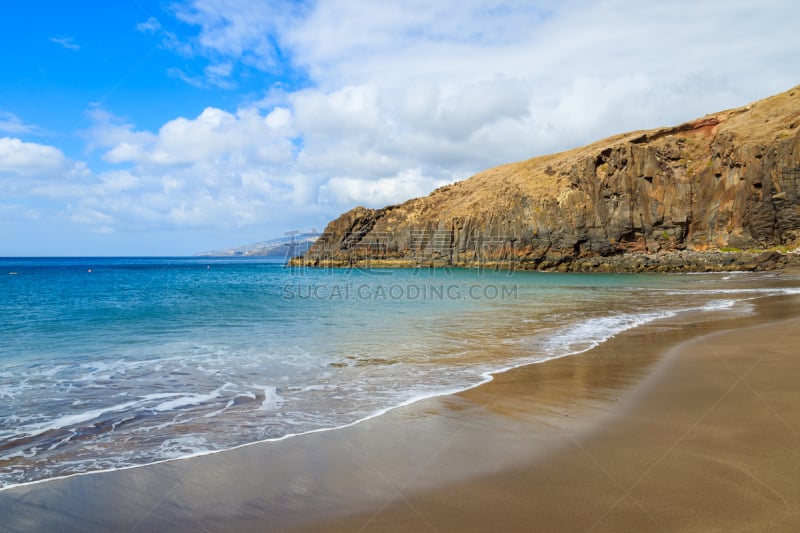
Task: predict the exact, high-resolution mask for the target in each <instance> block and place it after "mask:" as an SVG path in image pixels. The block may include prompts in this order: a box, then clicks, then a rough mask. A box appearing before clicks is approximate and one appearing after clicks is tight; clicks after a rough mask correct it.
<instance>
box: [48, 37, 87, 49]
mask: <svg viewBox="0 0 800 533" xmlns="http://www.w3.org/2000/svg"><path fill="white" fill-rule="evenodd" d="M50 41H51V42H54V43H56V44H58V45H61V46H63V47H64V48H66V49H67V50H73V51H75V52H77V51H79V50H80V49H81V47H80V45H79V44H77V43H76V42H75V39H73V38H72V37H50Z"/></svg>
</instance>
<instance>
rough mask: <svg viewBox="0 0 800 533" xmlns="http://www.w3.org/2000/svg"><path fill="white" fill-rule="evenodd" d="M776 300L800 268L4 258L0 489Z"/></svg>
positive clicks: (485, 374)
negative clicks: (627, 270) (628, 270)
mask: <svg viewBox="0 0 800 533" xmlns="http://www.w3.org/2000/svg"><path fill="white" fill-rule="evenodd" d="M772 294H800V277H798V276H793V275H790V274H779V273H726V274H695V275H688V274H681V275H664V274H599V273H597V274H573V273H541V272H519V271H516V272H511V271H503V270H491V269H480V268H476V269H447V268H418V269H414V268H409V269H371V268H368V267H362V268H338V269H312V268H299V267H288V266H285V265H284V264H283V263H282V262H273V261H266V260H262V259H258V258H219V257H159V258H124V257H115V258H0V490H2V489H6V488H9V487H14V486H17V485H20V484H27V483H32V482H40V481H44V480H48V479H51V478H57V477H63V476H70V475H78V474H85V473H90V472H97V471H103V470H113V469H120V468H129V467H134V466H138V465H145V464H150V463H155V462H160V461H166V460H173V459H178V458H184V457H191V456H196V455H202V454H207V453H214V452H218V451H221V450H225V449H230V448H234V447H238V446H242V445H247V444H251V443H255V442H261V441H270V440H277V439H285V438H290V437H292V436H296V435H300V434H303V433H308V432H313V431H322V430H328V429H334V428H339V427H343V426H347V425H351V424H355V423H358V422H359V421H362V420H365V419H367V418H371V417H374V416H379V415H380V414H382V413H385V412H386V411H388V410H390V409H393V408H395V407H397V406H401V405H407V404H409V403H413V402H415V401H418V400H420V399H423V398H427V397H431V396H437V395H443V394H449V393H453V392H456V391H459V390H464V389H467V388H470V387H474V386H476V385H478V384H481V383H484V382H486V381H488V380H490V379H492V377H491V376H492V374H493V373H497V372H502V371H505V370H508V369H510V368H514V367H518V366H521V365H526V364H533V363H539V362H542V361H547V360H549V359H552V358H556V357H565V356H573V357H580V356H581V355H580V354H582V353H583V352H586V351H587V350H589V349H591V348H593V347H595V346H597V345H598V344H600V343H602V342H604V341H606V340H608V339H609V338H611V337H613V336H615V335H617V334H619V333H621V332H623V331H625V330H628V329H631V328H634V327H637V326H639V325H642V324H645V323H648V322H651V321H654V320H657V319H660V318H666V317H670V316H676V315H678V314H679V313H682V312H684V311H700V312H705V311H708V312H718V311H729V312H732V313H749V312H751V311H752V307H753V306H752V300H753V299H755V298H760V297H764V296H768V295H772Z"/></svg>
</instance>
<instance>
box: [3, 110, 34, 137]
mask: <svg viewBox="0 0 800 533" xmlns="http://www.w3.org/2000/svg"><path fill="white" fill-rule="evenodd" d="M0 131H2V132H5V133H11V134H13V135H20V134H25V133H38V132H39V128H37V127H36V126H33V125H32V124H26V123H25V121H24V120H22V119H21V118H19V117H18V116H17V115H15V114H14V113H9V112H8V111H0Z"/></svg>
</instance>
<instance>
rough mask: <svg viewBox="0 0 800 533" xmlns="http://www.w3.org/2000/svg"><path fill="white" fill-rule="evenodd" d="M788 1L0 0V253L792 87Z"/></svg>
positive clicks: (522, 148)
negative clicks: (4, 1)
mask: <svg viewBox="0 0 800 533" xmlns="http://www.w3.org/2000/svg"><path fill="white" fill-rule="evenodd" d="M798 27H800V9H798V8H797V7H796V4H795V3H794V2H791V1H777V0H775V1H767V2H760V3H758V4H757V5H754V4H753V3H752V2H750V1H747V2H745V1H739V0H732V1H728V2H682V1H675V2H633V1H623V0H600V1H593V2H586V1H578V0H567V1H563V2H550V1H483V2H472V1H468V0H460V1H455V0H438V1H436V2H431V1H430V0H425V1H422V0H406V1H397V2H392V3H368V2H361V1H346V0H328V1H319V2H291V1H269V2H267V1H258V0H248V1H243V0H239V1H237V0H227V1H223V0H178V1H162V2H159V1H148V0H118V1H115V2H49V1H48V2H45V1H36V0H32V1H30V2H24V3H23V2H9V3H7V5H4V6H3V17H2V18H0V42H1V43H2V47H3V50H4V53H3V56H2V60H0V61H2V63H0V256H19V255H128V254H130V255H184V254H191V253H194V252H197V251H201V250H209V249H215V248H224V247H228V246H233V245H238V244H246V243H249V242H253V241H259V240H264V239H267V238H271V237H274V236H280V235H282V234H283V233H284V232H285V231H289V230H296V229H299V230H308V229H311V228H316V229H322V228H323V227H324V225H325V223H326V222H327V221H328V220H330V219H331V218H333V217H335V216H337V215H338V214H339V213H341V212H342V211H345V210H347V209H350V208H352V207H354V206H356V205H367V206H371V207H380V206H382V205H385V204H389V203H395V202H399V201H402V200H405V199H407V198H410V197H413V196H418V195H424V194H427V193H428V192H430V191H431V190H432V189H434V188H436V187H438V186H440V185H443V184H445V183H449V182H452V181H454V180H460V179H464V178H467V177H469V176H470V175H472V174H474V173H475V172H478V171H480V170H483V169H485V168H488V167H491V166H494V165H498V164H502V163H506V162H510V161H516V160H520V159H525V158H528V157H532V156H535V155H541V154H546V153H551V152H554V151H559V150H564V149H568V148H571V147H574V146H578V145H581V144H584V143H587V142H591V141H593V140H596V139H598V138H601V137H603V136H607V135H611V134H614V133H618V132H622V131H628V130H634V129H644V128H651V127H657V126H661V125H669V124H675V123H679V122H682V121H685V120H688V119H691V118H694V117H697V116H702V115H703V114H705V113H708V112H712V111H716V110H720V109H723V108H727V107H733V106H738V105H743V104H746V103H747V102H750V101H752V100H755V99H758V98H763V97H766V96H769V95H771V94H773V93H776V92H780V91H783V90H787V89H789V88H790V87H792V86H795V85H797V84H798V83H800V74H798V73H800V32H797V28H798Z"/></svg>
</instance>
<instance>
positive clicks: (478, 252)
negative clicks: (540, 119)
mask: <svg viewBox="0 0 800 533" xmlns="http://www.w3.org/2000/svg"><path fill="white" fill-rule="evenodd" d="M798 245H800V86H798V87H795V88H794V89H792V90H790V91H788V92H786V93H782V94H779V95H776V96H773V97H771V98H767V99H765V100H761V101H758V102H755V103H753V104H750V105H748V106H745V107H742V108H738V109H733V110H728V111H723V112H719V113H715V114H712V115H708V116H706V117H704V118H701V119H698V120H695V121H692V122H689V123H686V124H682V125H680V126H676V127H672V128H663V129H658V130H651V131H639V132H634V133H628V134H623V135H618V136H615V137H611V138H608V139H605V140H603V141H600V142H597V143H594V144H591V145H589V146H586V147H583V148H578V149H575V150H571V151H568V152H563V153H560V154H555V155H550V156H545V157H537V158H534V159H530V160H528V161H523V162H520V163H514V164H510V165H504V166H501V167H497V168H494V169H491V170H487V171H485V172H482V173H480V174H477V175H475V176H473V177H472V178H469V179H467V180H464V181H462V182H459V183H456V184H453V185H449V186H446V187H442V188H440V189H437V190H436V191H434V192H433V193H432V194H431V195H429V196H427V197H425V198H417V199H413V200H409V201H408V202H405V203H403V204H401V205H396V206H390V207H385V208H383V209H366V208H363V207H357V208H355V209H353V210H351V211H349V212H347V213H345V214H343V215H342V216H340V217H339V218H338V219H336V220H334V221H333V222H331V223H330V224H329V225H328V227H327V228H326V230H325V232H324V233H323V235H322V237H320V239H319V240H318V241H317V243H316V244H315V245H314V246H313V247H312V248H311V249H310V250H309V252H308V253H307V254H306V256H305V257H304V258H303V259H302V260H296V261H295V263H296V264H297V263H303V264H311V265H327V264H330V265H346V264H363V263H365V262H369V263H371V264H373V265H377V266H380V265H405V266H413V265H421V264H422V265H425V264H434V265H436V264H442V265H454V266H477V265H480V264H501V265H506V264H508V265H510V266H513V267H515V268H525V269H560V270H591V269H601V270H629V269H632V270H646V269H661V270H673V269H682V268H685V269H690V270H716V269H727V268H741V267H742V266H743V265H745V266H747V265H751V264H752V265H756V267H758V266H759V265H758V263H757V262H755V263H754V260H755V259H754V257H751V256H749V255H746V254H745V255H741V254H709V253H708V252H713V251H715V250H719V249H721V248H722V249H731V248H737V249H744V250H746V249H766V248H770V247H778V246H780V247H784V248H794V247H797V246H798ZM701 252H702V254H700V253H701ZM766 259H767V258H765V257H761V258H760V259H759V261H762V262H763V261H765V260H766ZM775 259H776V258H775V257H772V259H771V260H772V261H774V260H775ZM717 266H719V268H716V267H717Z"/></svg>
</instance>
